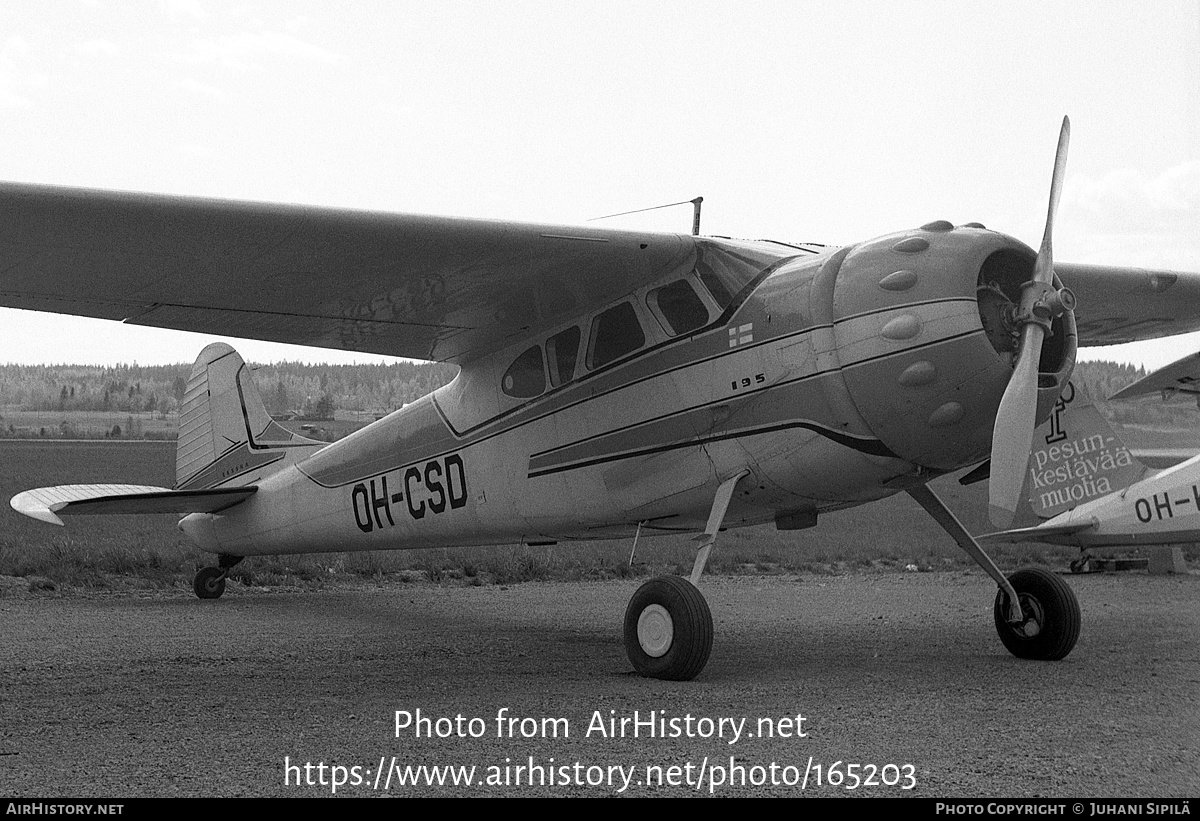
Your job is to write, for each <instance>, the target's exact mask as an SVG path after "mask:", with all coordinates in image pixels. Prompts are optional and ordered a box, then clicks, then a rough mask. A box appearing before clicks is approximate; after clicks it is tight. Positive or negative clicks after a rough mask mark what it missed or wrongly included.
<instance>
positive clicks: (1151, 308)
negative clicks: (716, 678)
mask: <svg viewBox="0 0 1200 821" xmlns="http://www.w3.org/2000/svg"><path fill="white" fill-rule="evenodd" d="M1068 131H1069V129H1068V123H1067V122H1066V121H1065V120H1064V123H1063V130H1062V133H1061V136H1060V140H1059V146H1058V153H1057V157H1056V160H1055V168H1054V173H1053V178H1052V182H1051V194H1050V206H1049V208H1048V214H1047V220H1046V228H1045V233H1044V236H1043V240H1042V243H1041V246H1040V250H1038V251H1036V252H1035V251H1034V250H1032V249H1031V248H1030V247H1028V246H1026V245H1025V244H1023V243H1022V242H1019V241H1018V240H1016V239H1013V238H1012V237H1009V236H1006V235H1004V234H1002V233H998V232H996V231H993V230H988V229H986V228H985V227H984V226H982V225H979V224H975V223H969V224H966V225H959V226H955V225H952V224H950V223H948V222H944V221H936V222H930V223H928V224H926V225H923V226H921V227H919V228H912V229H909V230H904V231H901V232H899V233H896V234H891V235H888V236H883V237H879V238H877V239H873V240H870V241H866V242H862V243H859V244H856V245H851V246H848V247H842V248H826V247H822V246H817V245H806V244H789V243H784V242H770V241H737V240H732V239H726V238H720V237H702V236H696V235H673V234H661V233H640V232H636V231H626V230H604V229H597V228H594V227H587V228H581V227H571V226H551V225H529V224H515V223H506V222H487V221H475V220H466V219H453V218H444V217H429V216H410V215H398V214H381V213H368V212H356V211H347V210H333V209H324V208H313V207H300V206H285V205H267V204H251V203H238V202H225V201H211V200H197V199H183V198H173V197H166V196H158V195H145V194H131V193H113V192H100V191H84V190H71V189H58V188H46V187H38V186H32V185H24V184H21V185H18V184H6V185H3V186H0V304H3V305H6V306H10V307H16V308H27V309H34V310H42V311H56V312H60V313H69V314H78V315H84V316H92V317H103V318H109V319H117V320H122V321H124V322H129V323H133V324H138V325H149V326H156V327H164V328H178V329H185V330H191V331H200V332H209V333H218V334H221V335H227V336H235V337H246V338H253V339H263V340H271V341H278V342H292V343H299V344H304V345H316V346H324V347H329V348H340V349H345V350H351V351H362V352H367V353H377V354H389V355H394V356H403V357H411V358H418V359H430V360H441V361H447V362H452V363H454V364H456V365H458V366H459V367H460V369H461V370H460V373H459V375H458V377H457V378H456V379H455V380H454V381H453V382H452V383H451V384H449V385H447V386H445V387H443V388H441V389H439V390H437V391H435V392H434V393H433V394H431V395H430V396H427V397H425V398H424V399H422V400H420V401H418V402H416V403H414V404H412V405H410V406H407V407H405V408H402V409H401V410H398V411H396V412H395V413H393V414H391V415H390V416H388V417H386V418H384V419H382V420H380V421H378V422H376V423H374V424H372V425H369V426H367V427H366V428H363V429H362V430H360V431H358V432H356V433H354V434H352V435H351V436H348V437H347V438H345V439H343V440H341V441H338V442H335V443H333V444H328V445H324V444H321V443H316V442H311V441H307V440H305V439H301V438H297V437H295V436H293V435H291V434H289V433H288V432H286V431H285V430H283V429H282V428H280V427H278V426H277V425H275V424H274V423H272V421H271V420H270V418H269V417H268V416H267V414H266V412H265V410H264V409H263V406H262V403H261V402H260V401H259V399H258V396H257V392H256V390H255V388H254V385H253V383H252V381H251V378H250V376H249V373H248V370H247V369H246V367H245V366H244V365H243V363H242V361H241V359H240V358H239V357H238V356H237V354H236V353H235V352H234V351H233V349H231V348H229V347H228V346H226V345H223V344H214V345H210V346H209V347H208V348H206V349H205V350H204V352H203V353H201V355H200V358H199V360H198V361H197V362H196V366H195V369H194V370H193V372H192V375H191V378H190V381H189V383H188V387H187V394H186V398H185V400H184V403H183V406H182V409H181V412H180V432H179V446H178V461H177V484H176V487H175V488H174V489H165V488H151V487H127V486H65V487H57V488H46V489H40V490H35V491H29V492H26V493H23V494H20V495H19V496H17V497H16V498H14V500H13V505H14V507H16V508H17V509H18V510H20V511H22V512H25V513H28V514H29V515H33V516H36V517H38V518H42V519H46V520H48V521H54V522H59V523H61V520H60V519H59V517H60V516H63V515H67V514H74V513H137V512H159V513H161V512H178V513H184V514H187V515H186V516H185V517H184V518H183V519H182V521H181V523H180V527H181V528H182V530H183V531H184V533H186V534H187V535H188V536H189V537H190V538H191V539H192V540H193V541H194V542H195V543H196V544H197V545H199V547H200V548H202V549H203V550H206V551H209V552H211V553H213V554H215V555H216V556H217V561H216V564H215V566H213V567H210V568H206V569H204V570H201V571H200V572H199V574H198V575H197V577H196V580H195V588H196V592H197V594H198V595H200V596H201V597H205V598H215V597H217V596H220V595H221V592H222V590H223V588H224V583H225V577H226V574H227V573H228V571H229V569H230V568H231V567H233V566H234V565H235V564H236V563H237V562H239V561H241V560H242V559H243V558H244V557H247V556H254V555H262V554H272V553H299V552H315V551H350V550H382V549H405V548H421V547H429V546H439V545H478V544H496V543H503V542H510V543H511V542H523V543H526V544H537V543H547V542H553V541H555V540H561V539H580V538H583V539H586V538H598V537H605V538H611V537H613V536H614V535H619V534H628V535H630V536H632V535H634V534H635V533H636V532H639V531H640V532H641V533H643V534H650V533H668V532H670V533H678V532H692V533H695V534H697V556H696V562H695V566H694V568H693V571H692V574H691V578H690V580H689V579H684V578H680V577H673V576H670V577H660V578H656V579H652V580H651V581H649V582H647V583H645V584H644V585H643V586H642V587H641V588H640V589H639V590H638V591H637V592H636V593H635V594H634V596H633V598H632V599H631V601H630V602H629V605H628V608H627V610H626V615H625V622H624V640H625V646H626V650H627V652H628V655H629V658H630V660H631V662H632V664H633V666H634V667H635V668H636V669H637V670H638V671H639V672H641V673H642V674H644V675H647V676H654V677H659V678H667V679H689V678H692V677H694V676H695V675H697V674H698V673H699V672H700V670H701V669H702V668H703V667H704V664H705V662H706V661H707V659H708V655H709V652H710V649H711V646H712V635H713V627H712V617H711V615H710V613H709V609H708V605H707V603H706V602H705V599H704V597H703V596H702V595H701V593H700V592H699V590H698V588H697V586H696V585H697V584H698V582H699V579H700V575H701V573H702V571H703V568H704V566H705V563H706V561H707V558H708V555H709V551H710V550H711V549H712V548H713V545H714V544H715V542H716V540H717V536H718V533H719V531H720V530H721V529H722V528H728V527H740V526H745V525H757V524H763V523H774V525H775V526H776V527H778V528H780V529H784V530H790V529H798V528H805V527H810V526H813V525H815V524H816V523H817V520H818V517H819V516H820V514H821V513H822V512H825V511H830V510H837V509H840V508H846V507H850V506H853V505H859V504H863V503H866V502H870V501H873V500H876V499H880V498H883V497H886V496H889V495H892V494H895V493H897V492H900V491H905V492H907V493H909V494H911V495H912V496H913V497H914V498H915V499H916V500H917V501H918V502H919V503H920V504H921V505H922V507H924V509H925V510H927V511H928V512H929V513H930V514H931V515H933V517H934V518H935V519H936V520H937V521H938V522H939V523H940V524H941V525H942V526H943V527H944V528H945V529H946V530H947V532H948V533H949V534H950V535H951V536H952V537H953V538H954V539H955V540H956V541H957V543H958V544H959V545H960V546H962V547H963V548H964V549H965V550H967V551H968V552H969V553H970V554H971V555H972V556H973V557H974V558H975V559H976V560H977V561H978V562H979V563H980V564H981V565H982V566H983V567H984V568H985V570H987V572H988V573H989V574H990V575H991V576H992V577H993V578H994V579H995V580H996V583H997V585H998V586H999V588H1000V589H999V590H998V592H997V596H996V601H995V605H994V612H995V620H996V627H997V630H998V632H999V634H1000V637H1001V640H1002V641H1003V643H1004V645H1005V646H1006V647H1007V648H1008V649H1009V650H1010V651H1011V652H1013V653H1014V654H1016V655H1017V656H1021V657H1025V658H1038V659H1059V658H1062V657H1064V656H1065V655H1067V653H1069V652H1070V651H1071V649H1072V647H1073V646H1074V644H1075V641H1076V639H1077V637H1078V634H1079V629H1080V613H1079V606H1078V603H1077V602H1076V600H1075V597H1074V595H1073V593H1072V592H1071V589H1070V587H1069V586H1068V585H1066V584H1065V583H1064V582H1063V581H1062V580H1061V579H1060V578H1059V577H1058V576H1055V575H1053V574H1050V573H1047V572H1044V571H1039V570H1021V571H1018V572H1017V573H1014V574H1013V575H1012V576H1011V577H1007V578H1006V577H1005V576H1004V574H1003V573H1001V572H1000V570H999V569H998V568H997V567H996V566H995V564H994V563H993V562H992V561H991V560H990V559H989V558H988V557H987V556H986V554H984V552H983V551H982V550H981V549H980V547H979V545H978V543H977V542H976V541H975V540H974V538H972V536H971V535H970V534H969V533H968V532H967V531H966V530H965V529H964V528H963V527H962V526H961V525H960V524H959V523H958V521H957V519H956V518H955V517H954V516H953V515H952V514H951V512H950V511H949V510H948V509H947V508H946V507H945V506H944V505H943V504H942V503H941V501H940V500H939V499H938V498H937V496H936V495H934V493H933V492H932V491H931V490H930V489H929V488H928V487H926V484H927V483H928V482H929V481H930V480H931V479H932V478H934V477H936V476H938V475H941V474H944V473H946V472H949V471H954V470H957V469H960V468H964V467H968V466H971V465H978V464H980V463H982V462H983V461H984V460H986V459H988V457H989V453H990V456H991V468H990V470H991V474H990V475H991V478H990V482H991V487H990V493H991V497H990V498H991V505H992V511H993V518H994V520H995V521H996V523H997V524H998V525H999V526H1001V527H1007V526H1008V525H1009V524H1010V522H1011V518H1012V513H1013V511H1014V510H1015V509H1016V507H1017V501H1018V499H1019V497H1020V494H1021V488H1022V485H1023V483H1024V477H1025V472H1026V463H1027V460H1028V454H1029V449H1030V441H1031V438H1032V436H1033V431H1034V428H1035V426H1036V424H1037V421H1038V420H1039V419H1043V418H1045V417H1046V416H1047V414H1048V413H1049V411H1050V408H1051V406H1052V405H1053V403H1054V402H1055V400H1057V399H1058V397H1059V394H1060V392H1061V391H1062V388H1063V386H1064V385H1065V383H1066V381H1067V379H1068V378H1069V376H1070V374H1071V371H1072V367H1073V364H1074V361H1075V354H1076V346H1077V344H1085V345H1087V344H1093V345H1094V344H1111V343H1117V342H1126V341H1131V340H1137V339H1147V338H1152V337H1158V336H1164V335H1168V334H1173V333H1181V332H1184V331H1191V330H1196V329H1198V328H1200V276H1196V275H1189V274H1176V273H1171V272H1162V271H1159V272H1152V271H1143V270H1134V269H1127V268H1114V267H1105V266H1094V265H1066V264H1063V265H1057V266H1056V265H1055V264H1054V263H1053V255H1052V242H1051V237H1052V230H1051V229H1052V223H1053V217H1054V213H1055V210H1056V208H1057V202H1058V198H1059V192H1060V190H1061V186H1062V178H1063V174H1064V168H1065V162H1066V145H1067V138H1068ZM1076 300H1078V306H1079V307H1078V311H1077V314H1078V316H1076V311H1075V310H1074V308H1075V305H1076Z"/></svg>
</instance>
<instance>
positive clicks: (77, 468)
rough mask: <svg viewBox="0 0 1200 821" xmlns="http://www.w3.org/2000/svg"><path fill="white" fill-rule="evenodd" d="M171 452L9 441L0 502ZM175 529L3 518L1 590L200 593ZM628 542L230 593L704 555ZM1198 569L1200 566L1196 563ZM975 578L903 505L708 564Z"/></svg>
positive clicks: (757, 536)
mask: <svg viewBox="0 0 1200 821" xmlns="http://www.w3.org/2000/svg"><path fill="white" fill-rule="evenodd" d="M174 473H175V443H174V442H166V441H144V442H139V441H123V442H106V441H95V442H70V441H53V440H44V441H43V440H0V497H2V498H3V499H4V500H7V499H9V498H11V497H12V496H13V495H15V494H16V493H19V492H20V491H22V490H27V489H29V488H33V487H40V486H44V485H51V484H70V483H85V482H102V481H103V482H123V483H138V484H152V485H161V486H163V487H171V486H172V484H173V482H174ZM934 486H935V488H936V489H937V490H938V492H939V494H941V495H942V497H943V498H944V499H946V501H947V503H948V504H949V505H950V506H951V507H952V508H953V509H954V510H955V512H956V513H957V514H958V515H959V517H960V518H961V519H962V520H963V522H964V524H966V526H967V527H968V528H969V529H970V530H971V531H972V532H974V533H980V532H984V531H986V530H990V529H991V527H990V526H989V525H988V523H987V521H986V514H985V510H986V508H985V503H986V496H985V494H986V492H987V491H986V483H985V482H982V483H979V484H976V485H973V486H972V487H970V488H963V487H961V486H960V485H959V484H958V483H957V482H956V481H955V480H954V479H953V478H951V477H944V478H942V479H940V480H938V481H937V482H935V483H934ZM176 520H177V517H175V516H86V517H83V516H81V517H75V518H73V519H70V520H68V524H67V526H66V527H54V526H52V525H47V524H44V523H42V522H37V521H34V520H33V519H30V518H28V517H25V516H21V515H20V514H17V513H16V512H14V511H13V510H12V509H11V508H10V507H9V506H8V505H7V504H4V505H3V507H2V509H0V576H10V577H12V576H16V577H25V578H32V579H33V580H34V583H35V584H45V583H46V582H45V581H44V580H49V581H50V582H53V583H54V585H55V586H67V587H85V588H136V587H148V588H163V587H181V588H185V589H190V586H191V579H192V575H193V573H194V572H195V569H196V568H197V567H199V566H202V565H204V564H209V563H211V558H212V557H211V556H209V555H208V554H205V553H202V552H201V551H199V550H197V549H196V548H194V547H192V546H191V544H190V543H189V542H188V541H187V540H186V539H185V538H184V536H183V534H181V533H180V532H179V530H178V529H177V528H176V527H175V523H176ZM630 546H631V545H630V541H628V540H621V541H610V542H589V543H559V544H558V545H553V546H548V547H515V546H500V547H495V548H461V549H429V550H418V551H404V552H375V553H332V554H321V555H296V556H275V557H257V558H252V559H247V560H246V561H245V562H243V563H242V564H241V565H239V566H238V567H237V568H235V570H234V573H233V581H234V583H237V582H241V583H243V584H250V585H283V584H305V585H325V584H336V583H340V582H349V581H355V580H358V581H361V580H362V579H364V578H375V579H379V580H383V579H400V580H422V579H428V580H431V581H435V582H442V583H456V584H507V583H512V582H518V581H528V580H538V579H584V578H610V577H625V576H630V575H651V574H653V573H659V572H678V573H685V574H686V573H688V572H690V570H691V566H692V561H693V558H694V555H695V551H694V547H693V545H692V542H691V541H690V539H689V538H688V537H680V536H672V537H656V538H653V539H643V540H642V541H641V543H640V544H639V546H638V557H637V558H638V562H639V564H638V565H637V566H635V567H630V566H629V565H628V560H629V552H630ZM989 552H990V553H991V555H992V556H993V558H995V559H996V561H997V563H998V564H1000V566H1001V567H1005V568H1012V567H1016V566H1018V565H1021V564H1027V563H1037V564H1045V565H1048V566H1050V567H1065V566H1066V565H1067V563H1068V562H1069V561H1070V560H1071V559H1073V558H1075V557H1076V556H1077V555H1078V552H1077V551H1076V550H1075V549H1073V548H1063V547H1048V546H1036V545H1028V546H1027V545H1017V546H994V547H992V548H990V549H989ZM1189 556H1190V558H1192V559H1193V560H1194V559H1195V558H1197V557H1198V554H1197V553H1196V551H1195V550H1194V549H1193V550H1191V551H1190V553H1189ZM913 566H915V567H916V568H917V569H918V570H920V571H930V570H946V569H954V568H962V567H974V566H975V565H974V563H973V562H972V561H971V560H970V559H969V558H968V557H967V556H966V555H965V554H964V553H963V552H962V551H961V550H959V548H958V547H957V546H956V545H955V544H954V543H953V542H952V541H951V539H950V537H949V536H947V535H946V534H945V533H944V532H943V531H942V530H941V529H940V528H939V527H938V526H937V525H936V524H935V523H934V522H933V521H932V520H931V519H930V518H929V516H928V515H926V514H925V513H924V511H922V510H921V509H920V508H919V507H918V506H917V504H916V503H915V502H913V501H912V500H911V499H909V498H908V496H906V495H899V496H895V497H892V498H890V499H885V500H883V501H881V502H876V503H874V504H870V505H865V506H863V507H858V508H853V509H851V510H846V511H840V512H838V513H834V514H830V515H827V516H823V517H822V518H821V522H820V524H819V525H818V526H817V527H815V528H812V529H809V530H802V531H792V532H779V531H776V530H775V529H774V528H773V527H770V526H766V527H756V528H747V529H742V530H733V531H728V532H726V533H724V534H722V536H721V538H720V540H719V541H718V543H717V547H716V550H715V551H714V552H713V556H712V559H711V560H710V562H709V565H708V569H709V572H714V573H784V572H796V571H807V572H821V573H842V572H852V571H884V570H904V569H905V568H908V567H913Z"/></svg>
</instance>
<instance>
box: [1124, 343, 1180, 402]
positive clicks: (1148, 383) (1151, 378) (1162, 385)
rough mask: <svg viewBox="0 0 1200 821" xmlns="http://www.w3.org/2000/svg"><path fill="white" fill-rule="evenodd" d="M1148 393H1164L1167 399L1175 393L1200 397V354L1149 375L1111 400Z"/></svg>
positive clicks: (1178, 360)
mask: <svg viewBox="0 0 1200 821" xmlns="http://www.w3.org/2000/svg"><path fill="white" fill-rule="evenodd" d="M1148 393H1162V394H1163V398H1166V397H1167V396H1169V395H1170V394H1173V393H1185V394H1191V395H1192V396H1200V353H1193V354H1188V355H1187V356H1185V357H1183V358H1182V359H1176V360H1175V361H1174V362H1172V363H1171V364H1170V365H1165V366H1163V367H1161V368H1159V369H1158V370H1156V371H1154V372H1152V373H1148V374H1146V375H1145V376H1143V377H1142V378H1141V379H1139V380H1138V381H1136V382H1134V383H1133V384H1132V385H1129V386H1127V387H1124V388H1122V389H1121V390H1119V391H1117V392H1116V393H1114V394H1113V395H1112V396H1111V397H1109V398H1111V399H1131V398H1133V397H1135V396H1145V395H1146V394H1148Z"/></svg>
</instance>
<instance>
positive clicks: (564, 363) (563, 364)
mask: <svg viewBox="0 0 1200 821" xmlns="http://www.w3.org/2000/svg"><path fill="white" fill-rule="evenodd" d="M579 338H580V333H579V328H578V327H570V328H567V329H566V330H565V331H559V332H558V333H556V334H555V335H554V336H552V337H550V338H549V339H547V340H546V360H547V363H548V364H549V365H550V384H551V385H553V386H554V387H556V388H557V387H558V386H559V385H562V384H564V383H566V382H570V381H571V377H572V376H574V375H575V362H576V360H577V359H579Z"/></svg>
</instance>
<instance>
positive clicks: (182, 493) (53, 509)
mask: <svg viewBox="0 0 1200 821" xmlns="http://www.w3.org/2000/svg"><path fill="white" fill-rule="evenodd" d="M257 490H258V488H257V487H254V486H252V485H250V486H246V487H230V488H208V489H206V490H170V489H169V488H165V487H154V486H152V485H57V486H55V487H39V488H35V489H34V490H27V491H25V492H23V493H18V494H17V495H16V496H14V497H12V501H10V502H9V504H10V505H12V509H13V510H15V511H17V512H18V513H23V514H25V515H26V516H30V517H32V518H34V519H37V520H39V521H42V522H49V523H50V524H53V525H60V526H61V525H62V523H63V522H62V519H60V518H58V515H59V514H62V515H64V516H65V515H67V514H69V513H70V514H101V513H109V514H119V513H216V512H218V511H221V510H225V509H226V508H230V507H233V506H234V505H236V504H240V503H242V502H244V501H246V500H247V499H249V498H250V497H251V496H253V495H254V494H255V492H256V491H257Z"/></svg>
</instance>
